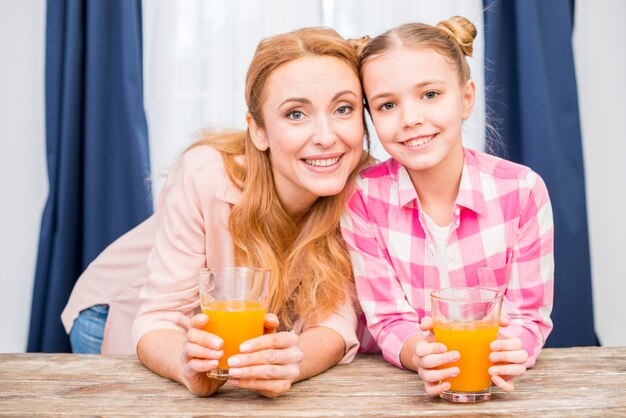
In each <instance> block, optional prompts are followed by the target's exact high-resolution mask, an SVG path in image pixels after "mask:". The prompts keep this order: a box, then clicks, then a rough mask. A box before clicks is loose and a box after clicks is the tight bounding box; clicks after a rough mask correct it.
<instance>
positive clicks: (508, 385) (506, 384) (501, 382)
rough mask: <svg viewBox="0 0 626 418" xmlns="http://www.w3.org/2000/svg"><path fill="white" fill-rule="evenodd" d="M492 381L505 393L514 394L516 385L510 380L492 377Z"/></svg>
mask: <svg viewBox="0 0 626 418" xmlns="http://www.w3.org/2000/svg"><path fill="white" fill-rule="evenodd" d="M491 381H492V382H493V384H494V385H496V386H498V387H499V388H500V389H502V390H503V391H505V392H513V389H515V385H514V384H513V382H512V381H511V380H510V379H505V378H503V377H502V376H491Z"/></svg>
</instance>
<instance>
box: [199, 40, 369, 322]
mask: <svg viewBox="0 0 626 418" xmlns="http://www.w3.org/2000/svg"><path fill="white" fill-rule="evenodd" d="M307 56H331V57H336V58H338V59H340V60H341V61H343V62H345V63H346V64H347V65H348V66H349V67H350V68H351V69H352V70H353V71H354V73H355V75H356V76H357V77H359V57H358V55H357V53H356V51H355V50H354V48H352V47H351V46H350V44H349V43H348V42H347V41H346V40H344V39H343V38H342V37H341V36H340V35H339V34H338V33H337V32H335V31H334V30H332V29H327V28H307V29H301V30H297V31H294V32H289V33H284V34H280V35H277V36H273V37H270V38H267V39H265V40H263V41H261V43H259V45H258V47H257V50H256V52H255V54H254V57H253V59H252V63H251V64H250V68H249V69H248V74H247V76H246V92H245V97H246V104H247V106H248V111H249V112H250V114H251V115H252V117H253V118H254V120H255V122H256V123H257V124H258V126H259V127H261V128H263V127H264V126H265V125H264V121H263V113H262V103H263V100H264V96H265V84H266V82H267V79H268V77H269V75H270V74H271V73H272V72H273V71H274V70H275V69H277V68H278V67H279V66H281V65H283V64H285V63H288V62H290V61H294V60H296V59H298V58H302V57H307ZM364 127H365V124H364ZM366 133H367V131H366ZM366 139H367V147H368V149H369V137H368V136H367V135H366ZM198 145H210V146H212V147H213V148H215V149H217V150H218V151H220V153H221V155H222V158H223V160H224V166H225V169H226V173H227V175H228V177H229V178H230V180H231V181H232V182H233V183H234V184H235V185H236V186H237V187H239V188H240V189H241V191H242V197H241V201H240V202H239V203H237V204H236V205H235V206H234V207H233V208H232V211H231V214H230V218H229V222H228V229H229V231H230V233H231V235H232V238H233V243H234V254H235V263H236V264H237V265H239V266H253V267H263V268H269V269H270V270H271V280H270V282H271V283H270V296H269V306H268V312H274V313H276V314H277V315H278V317H279V318H280V320H281V322H282V323H283V325H284V326H286V327H290V326H291V325H292V318H293V317H299V318H303V319H304V320H306V321H307V322H309V321H310V322H315V321H318V320H321V319H323V318H324V317H326V316H327V315H328V314H330V313H331V312H332V311H333V309H334V308H335V307H336V306H337V304H338V303H343V302H344V301H345V298H346V294H347V295H349V296H350V297H352V295H353V280H352V265H351V262H350V257H349V255H348V252H347V250H346V248H345V245H344V242H343V239H342V237H341V232H340V229H339V219H340V216H341V213H342V212H343V210H344V207H345V204H346V200H347V197H348V193H349V191H350V189H351V185H352V184H353V182H354V178H355V176H356V173H358V171H360V170H361V169H362V168H363V167H364V166H365V165H366V164H368V163H369V162H370V157H369V152H368V153H363V155H362V157H361V159H360V161H359V164H358V166H357V167H356V168H355V170H354V171H353V172H352V174H351V175H350V177H349V179H348V183H347V185H346V188H345V190H344V192H343V193H340V194H338V195H334V196H324V197H320V198H318V199H317V201H316V202H315V203H314V204H313V206H312V207H311V208H310V209H309V211H308V212H307V214H306V215H305V217H304V219H301V220H299V221H298V222H299V224H300V225H301V227H299V226H298V225H297V224H296V222H297V220H294V219H292V218H291V217H290V216H288V215H287V213H286V212H285V210H284V209H283V207H282V206H281V204H280V201H279V199H278V195H277V193H276V188H275V185H274V180H273V176H272V167H271V163H270V159H269V154H268V152H269V151H259V150H258V149H257V148H256V147H255V146H254V144H253V142H252V140H251V138H250V133H249V131H248V130H246V131H241V132H215V131H208V130H207V131H204V133H203V135H202V137H201V139H200V140H199V141H197V142H196V143H194V144H193V145H192V146H191V147H190V148H193V147H195V146H198ZM242 154H243V155H244V156H245V158H244V159H243V160H240V159H237V158H236V157H237V156H240V155H242ZM241 161H243V162H241ZM298 283H299V284H298ZM296 285H297V287H296V288H295V291H294V292H293V293H291V291H292V290H293V287H294V286H296Z"/></svg>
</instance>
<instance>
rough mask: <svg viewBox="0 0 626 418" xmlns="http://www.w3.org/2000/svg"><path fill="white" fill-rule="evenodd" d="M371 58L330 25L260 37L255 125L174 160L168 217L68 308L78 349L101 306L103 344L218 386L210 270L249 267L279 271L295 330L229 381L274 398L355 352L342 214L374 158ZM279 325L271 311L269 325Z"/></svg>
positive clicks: (251, 88) (274, 277)
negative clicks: (369, 126) (366, 112)
mask: <svg viewBox="0 0 626 418" xmlns="http://www.w3.org/2000/svg"><path fill="white" fill-rule="evenodd" d="M358 64H359V60H358V56H357V54H356V52H355V50H354V49H353V48H352V47H351V46H350V45H349V44H348V42H347V41H345V40H344V39H343V38H341V37H340V36H339V35H338V34H337V33H336V32H335V31H333V30H330V29H321V28H312V29H303V30H299V31H295V32H291V33H286V34H282V35H277V36H274V37H271V38H268V39H265V40H264V41H262V42H261V43H260V44H259V46H258V48H257V50H256V53H255V55H254V58H253V60H252V63H251V64H250V68H249V70H248V74H247V78H246V103H247V106H248V109H249V110H248V113H247V115H246V120H247V124H248V129H247V130H246V131H244V132H234V133H210V132H207V133H206V134H205V135H204V137H203V138H202V139H201V140H200V141H199V142H197V143H196V144H194V145H193V146H192V147H190V149H188V150H187V151H186V152H185V153H184V154H183V156H182V157H181V158H180V160H179V161H178V162H177V163H176V164H175V165H174V166H173V167H172V169H171V170H170V172H169V175H168V179H167V183H166V186H165V188H164V190H163V192H162V193H161V195H160V197H159V202H158V205H157V209H156V214H155V216H153V217H152V218H150V219H148V220H147V221H146V222H144V223H143V224H141V225H139V226H138V227H137V228H135V229H134V230H132V231H131V232H129V233H128V234H126V235H125V236H123V237H122V238H120V239H119V240H118V241H116V242H115V243H114V244H112V245H111V246H110V247H109V248H107V249H106V250H105V252H104V253H103V254H102V255H101V256H100V257H98V259H96V260H95V261H94V262H93V263H92V264H91V265H90V266H89V268H88V269H87V270H86V272H85V273H84V274H83V275H82V276H81V278H80V280H79V281H78V283H77V284H76V287H75V288H74V291H73V293H72V296H71V299H70V301H69V303H68V305H67V307H66V309H65V311H64V313H63V321H64V323H65V327H66V329H67V330H71V334H70V335H71V340H72V343H73V345H74V347H75V349H80V347H81V346H84V343H85V341H89V339H90V337H89V334H90V332H92V331H93V327H92V329H91V330H90V329H89V324H90V323H91V324H92V325H93V322H94V321H92V320H89V318H93V317H94V316H95V324H96V327H95V328H96V330H98V331H99V337H100V338H102V352H104V353H119V352H128V351H131V352H135V350H136V353H137V356H138V357H139V359H140V360H141V362H142V363H143V364H144V365H146V366H147V367H148V368H150V369H152V370H153V371H155V372H156V373H158V374H160V375H162V376H164V377H168V378H170V379H173V380H176V381H178V382H180V383H181V384H183V385H185V386H186V387H187V388H188V389H189V390H190V391H191V392H192V393H194V394H196V395H198V396H208V395H211V394H213V393H214V392H215V391H216V390H217V389H218V387H219V386H220V385H221V384H222V383H223V382H221V381H216V380H213V379H210V378H209V377H208V376H207V373H206V372H207V371H209V370H210V369H212V368H215V367H216V365H217V360H218V359H219V358H220V357H221V356H222V354H223V352H222V351H221V347H222V345H223V341H222V340H221V339H220V338H219V337H217V336H216V335H212V334H209V333H208V332H206V331H204V329H203V327H204V325H205V324H206V323H207V317H206V315H204V314H202V313H199V312H200V309H199V296H198V285H197V283H198V279H197V272H198V270H199V269H200V268H202V267H205V266H212V267H221V266H232V265H239V266H258V267H265V268H269V269H271V284H270V302H269V309H268V311H269V312H274V313H276V315H277V316H278V318H279V319H280V322H281V324H282V325H281V330H282V331H283V332H278V333H275V334H266V335H264V336H261V337H258V338H255V339H252V340H249V341H247V342H246V343H245V344H244V345H245V346H247V348H245V350H244V352H243V354H240V355H237V356H233V357H231V358H230V359H229V366H230V375H231V378H232V379H231V380H230V383H232V384H236V385H238V386H241V387H247V388H252V389H255V390H257V391H259V393H261V394H263V395H265V396H268V397H275V396H278V395H280V394H282V393H285V392H286V391H288V390H289V388H290V386H291V384H292V383H293V382H295V381H298V380H301V379H306V378H308V377H310V376H313V375H316V374H318V373H320V372H322V371H324V370H326V369H328V368H329V367H331V366H333V365H335V364H337V363H340V362H342V363H345V362H349V361H351V359H352V358H353V356H354V354H355V352H356V350H357V348H358V341H357V338H356V335H355V327H356V315H355V313H354V310H353V308H352V303H351V301H352V299H351V294H352V291H351V289H352V268H351V265H350V257H349V255H348V252H347V250H346V249H345V248H344V246H343V241H342V238H341V232H340V229H339V218H340V214H341V213H342V211H343V209H344V208H345V204H346V196H345V194H344V193H343V190H344V187H345V186H346V184H350V183H352V180H353V177H354V176H355V174H356V172H357V170H359V169H360V168H362V167H363V166H364V164H366V163H367V161H368V158H369V157H368V156H367V155H366V154H364V153H363V152H362V148H363V137H364V124H363V97H362V89H361V85H360V81H359V72H358ZM146 260H147V268H146ZM90 307H91V308H90ZM85 309H86V310H85ZM94 310H95V311H96V312H95V314H96V315H92V313H93V311H94ZM81 311H82V314H80V316H79V313H80V312H81ZM77 316H78V320H77V321H74V320H75V318H77ZM82 317H87V320H86V321H82V320H81V319H82ZM133 319H134V324H133V325H132V331H133V332H132V338H131V335H130V332H129V330H130V329H131V323H132V322H133ZM105 321H106V327H105ZM84 323H87V326H84ZM277 327H278V319H277V318H276V316H274V315H268V317H266V328H267V329H269V331H270V332H271V331H273V330H275V329H276V328H277ZM287 330H291V331H293V332H287ZM96 337H98V335H97V336H96ZM93 345H94V346H95V347H94V348H92V349H91V350H93V351H96V352H99V351H100V341H99V340H96V341H95V344H93ZM242 347H243V346H242ZM88 350H90V349H89V348H88Z"/></svg>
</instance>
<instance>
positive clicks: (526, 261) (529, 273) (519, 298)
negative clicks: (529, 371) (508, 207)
mask: <svg viewBox="0 0 626 418" xmlns="http://www.w3.org/2000/svg"><path fill="white" fill-rule="evenodd" d="M525 182H526V184H525V185H522V187H521V189H520V190H525V191H527V196H526V197H525V204H523V207H522V209H521V216H520V219H519V230H518V235H517V240H516V243H515V245H514V247H513V251H512V254H511V260H510V271H509V280H508V284H507V289H506V292H505V294H504V304H503V309H504V312H506V313H507V314H508V316H509V318H510V320H511V321H510V325H509V326H508V327H506V328H501V330H500V334H501V335H504V336H509V337H518V338H519V339H521V340H522V344H523V347H524V350H526V352H527V353H528V356H529V358H528V361H527V363H526V366H527V367H532V366H533V365H534V364H535V361H536V359H537V356H538V355H539V352H540V351H541V348H542V347H543V344H544V342H545V341H546V338H547V337H548V334H550V331H551V330H552V320H551V319H550V313H551V312H552V301H553V294H554V224H553V220H552V207H551V205H550V199H549V197H548V191H547V189H546V186H545V183H544V182H543V180H542V179H541V177H539V176H538V175H537V174H536V173H534V172H532V171H531V172H529V175H528V176H527V178H526V180H525ZM524 186H526V187H524Z"/></svg>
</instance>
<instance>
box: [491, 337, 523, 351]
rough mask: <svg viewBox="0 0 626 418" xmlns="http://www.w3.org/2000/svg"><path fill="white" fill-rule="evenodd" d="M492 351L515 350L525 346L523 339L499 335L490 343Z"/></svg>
mask: <svg viewBox="0 0 626 418" xmlns="http://www.w3.org/2000/svg"><path fill="white" fill-rule="evenodd" d="M489 348H491V351H513V350H521V349H522V348H523V344H522V340H520V339H519V338H516V337H512V338H511V337H506V336H500V335H499V336H498V338H497V339H496V340H494V341H492V342H491V344H489Z"/></svg>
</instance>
